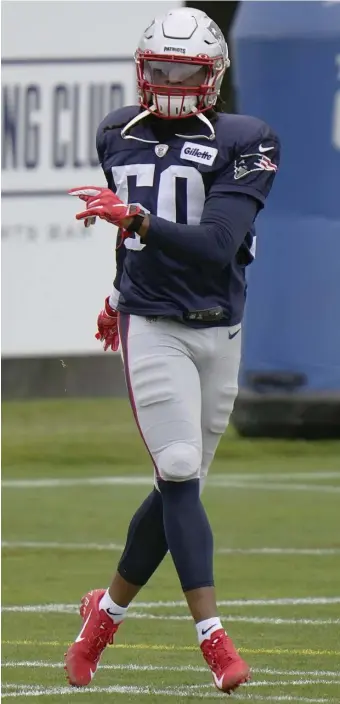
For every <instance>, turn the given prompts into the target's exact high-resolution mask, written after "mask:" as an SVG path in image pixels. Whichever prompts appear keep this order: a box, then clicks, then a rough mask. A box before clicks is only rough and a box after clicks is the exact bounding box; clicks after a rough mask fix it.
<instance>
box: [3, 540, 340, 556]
mask: <svg viewBox="0 0 340 704" xmlns="http://www.w3.org/2000/svg"><path fill="white" fill-rule="evenodd" d="M1 546H2V547H3V548H8V549H9V550H17V549H23V550H25V549H26V550H66V551H67V550H94V551H112V552H115V551H116V552H121V551H122V550H123V549H124V545H120V544H118V543H59V542H57V541H46V542H45V541H37V540H21V541H20V540H3V541H2V543H1ZM215 553H216V554H217V555H237V554H240V555H314V556H319V555H320V556H324V555H340V548H216V550H215Z"/></svg>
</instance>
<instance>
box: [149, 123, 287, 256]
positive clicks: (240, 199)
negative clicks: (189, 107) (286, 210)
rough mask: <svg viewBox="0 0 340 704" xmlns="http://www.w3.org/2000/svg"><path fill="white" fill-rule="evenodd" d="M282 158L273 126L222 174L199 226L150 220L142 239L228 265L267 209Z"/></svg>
mask: <svg viewBox="0 0 340 704" xmlns="http://www.w3.org/2000/svg"><path fill="white" fill-rule="evenodd" d="M279 157H280V146H279V142H278V139H277V137H276V135H274V134H273V133H271V132H270V130H269V129H268V128H267V130H266V132H264V133H263V132H262V133H261V134H259V135H258V136H257V135H256V137H255V139H254V140H253V141H251V142H250V143H248V144H245V145H244V144H242V145H240V146H239V148H238V151H237V153H236V154H235V160H234V161H233V162H232V163H231V164H229V165H228V166H227V167H226V168H225V169H222V170H221V172H220V173H219V174H218V175H217V177H216V179H215V181H214V183H213V184H212V187H211V189H210V191H209V194H208V197H207V199H206V202H205V206H204V210H203V214H202V218H201V222H200V224H199V225H197V226H192V225H181V224H177V223H173V222H170V221H168V220H165V219H163V218H159V217H156V216H154V215H151V216H146V217H145V218H144V221H143V223H142V225H141V227H140V228H139V229H138V234H139V235H140V237H141V239H142V241H143V242H145V244H147V246H149V247H155V248H159V249H162V250H163V251H164V252H166V253H168V254H169V255H170V256H172V257H174V258H178V259H190V261H194V260H195V261H197V262H198V263H200V264H202V263H208V262H209V263H211V264H213V265H215V266H218V267H225V266H226V265H227V264H229V262H230V261H231V260H232V259H233V257H234V256H235V255H236V253H237V251H238V250H239V248H240V246H241V245H242V243H243V241H244V239H245V237H246V235H247V233H248V232H249V231H250V230H251V228H252V225H253V223H254V220H255V218H256V216H257V214H258V212H259V210H261V208H262V207H263V206H264V203H265V200H266V197H267V196H268V194H269V192H270V189H271V187H272V184H273V180H274V177H275V174H276V171H277V167H278V164H279Z"/></svg>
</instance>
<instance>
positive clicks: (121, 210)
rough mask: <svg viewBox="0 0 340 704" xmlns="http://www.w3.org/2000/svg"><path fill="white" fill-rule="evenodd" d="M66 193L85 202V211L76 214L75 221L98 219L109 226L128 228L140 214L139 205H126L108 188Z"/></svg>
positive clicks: (71, 190)
mask: <svg viewBox="0 0 340 704" xmlns="http://www.w3.org/2000/svg"><path fill="white" fill-rule="evenodd" d="M68 193H69V195H71V196H78V197H79V198H80V199H81V200H84V201H85V202H86V210H83V211H82V212H81V213H77V215H76V219H77V220H88V219H89V218H92V217H98V218H101V219H102V220H106V221H107V222H109V223H111V225H117V226H118V227H122V228H124V227H128V226H129V224H130V222H131V219H132V217H133V216H134V215H138V213H140V212H141V208H140V207H139V205H126V204H125V203H123V202H122V201H121V200H120V199H119V198H118V196H116V194H115V193H113V192H112V191H110V189H109V188H101V187H100V186H83V187H81V188H71V189H70V190H69V191H68Z"/></svg>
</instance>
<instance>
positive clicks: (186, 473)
mask: <svg viewBox="0 0 340 704" xmlns="http://www.w3.org/2000/svg"><path fill="white" fill-rule="evenodd" d="M157 467H158V471H159V474H160V477H161V479H164V480H165V481H168V482H185V481H187V480H188V479H197V478H198V477H199V474H200V467H201V455H200V452H199V450H198V449H197V448H196V447H195V446H194V445H189V443H185V442H177V443H175V444H174V445H169V447H166V448H165V450H163V451H162V452H161V453H160V455H159V457H158V461H157Z"/></svg>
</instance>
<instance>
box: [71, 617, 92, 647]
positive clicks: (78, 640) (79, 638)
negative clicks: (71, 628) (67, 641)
mask: <svg viewBox="0 0 340 704" xmlns="http://www.w3.org/2000/svg"><path fill="white" fill-rule="evenodd" d="M91 614H92V609H91V611H90V613H89V615H88V617H87V619H86V621H85V623H84V625H83V627H82V629H81V631H80V633H79V636H77V638H76V639H75V641H74V642H75V643H81V641H82V640H85V638H82V637H81V634H82V633H83V632H84V630H85V628H86V626H87V624H88V621H89V618H90V616H91Z"/></svg>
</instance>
